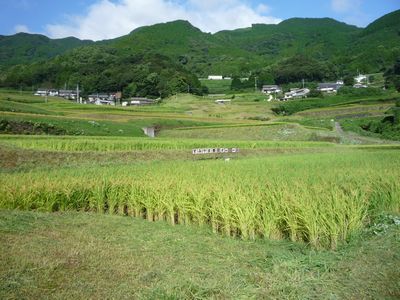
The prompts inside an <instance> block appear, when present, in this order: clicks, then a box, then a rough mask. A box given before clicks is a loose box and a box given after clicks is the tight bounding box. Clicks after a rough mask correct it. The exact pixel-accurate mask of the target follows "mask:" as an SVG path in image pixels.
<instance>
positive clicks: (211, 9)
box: [46, 0, 281, 40]
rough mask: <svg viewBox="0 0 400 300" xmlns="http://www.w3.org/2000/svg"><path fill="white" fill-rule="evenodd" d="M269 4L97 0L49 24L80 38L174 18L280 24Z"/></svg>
mask: <svg viewBox="0 0 400 300" xmlns="http://www.w3.org/2000/svg"><path fill="white" fill-rule="evenodd" d="M268 11H269V7H268V6H266V5H259V6H258V7H256V8H253V7H251V6H249V5H248V4H245V3H243V1H242V0H221V1H215V0H202V1H197V0H186V2H184V3H182V1H181V2H180V3H178V2H176V1H175V2H174V1H172V0H119V1H117V2H112V1H111V0H99V1H98V2H97V3H95V4H94V5H92V6H90V7H89V8H88V10H87V11H86V12H85V13H84V14H82V15H75V16H68V17H67V18H66V21H65V22H63V23H60V24H49V25H47V26H46V29H47V32H48V34H49V35H50V36H52V37H56V38H59V37H66V36H76V37H78V38H81V39H93V40H101V39H110V38H115V37H118V36H121V35H124V34H127V33H129V32H130V31H132V30H133V29H135V28H137V27H140V26H144V25H151V24H155V23H160V22H167V21H172V20H177V19H182V20H188V21H189V22H191V23H192V24H193V25H194V26H197V27H199V28H200V29H201V30H203V31H206V32H216V31H219V30H223V29H235V28H241V27H248V26H250V25H251V24H254V23H279V22H280V21H281V20H280V19H278V18H275V17H271V16H266V15H265V14H266V13H267V12H268Z"/></svg>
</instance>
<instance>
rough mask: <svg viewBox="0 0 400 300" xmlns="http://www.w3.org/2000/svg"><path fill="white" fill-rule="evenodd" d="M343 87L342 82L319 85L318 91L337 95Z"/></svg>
mask: <svg viewBox="0 0 400 300" xmlns="http://www.w3.org/2000/svg"><path fill="white" fill-rule="evenodd" d="M342 86H343V83H342V81H337V82H336V83H335V82H326V83H318V88H317V90H318V91H320V92H323V93H327V94H332V93H336V92H337V91H338V90H339V89H340V88H341V87H342Z"/></svg>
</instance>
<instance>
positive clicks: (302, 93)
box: [284, 88, 310, 100]
mask: <svg viewBox="0 0 400 300" xmlns="http://www.w3.org/2000/svg"><path fill="white" fill-rule="evenodd" d="M309 93H310V90H309V89H307V88H304V89H290V92H287V93H285V97H284V99H285V100H288V99H299V98H307V95H308V94H309Z"/></svg>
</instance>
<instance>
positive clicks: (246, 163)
mask: <svg viewBox="0 0 400 300" xmlns="http://www.w3.org/2000/svg"><path fill="white" fill-rule="evenodd" d="M262 97H263V96H262V95H260V94H257V93H254V94H251V93H250V94H240V95H236V96H235V98H234V99H232V102H231V103H230V104H226V105H218V104H215V102H214V100H215V99H214V98H213V97H196V96H192V95H185V94H180V95H177V96H173V97H171V98H168V99H164V100H163V101H162V103H160V104H157V105H155V106H151V107H127V108H125V107H97V106H92V105H80V104H75V103H72V102H69V101H64V100H59V99H57V98H49V101H48V102H47V103H45V102H44V99H43V98H40V97H34V96H31V95H29V94H24V93H18V92H12V91H9V92H2V93H0V132H1V134H0V174H1V176H0V253H1V254H0V263H1V264H2V265H3V266H5V267H3V268H0V279H1V280H0V282H1V283H0V298H4V299H8V298H28V299H35V298H38V297H39V298H40V297H42V298H72V297H77V298H139V299H140V298H145V299H148V298H150V299H159V298H166V299H177V298H178V299H182V298H183V299H187V298H189V299H205V298H272V299H282V298H288V299H311V298H326V299H342V298H367V299H369V298H370V299H376V298H385V299H396V298H398V297H399V295H400V286H399V283H398V277H399V275H400V274H399V271H398V270H399V269H400V257H399V255H398V251H399V248H400V243H399V239H398V237H399V234H400V227H399V226H400V219H399V216H400V185H399V184H398V182H399V178H400V143H399V142H398V141H396V140H395V139H392V140H391V141H389V140H386V139H383V137H384V133H382V134H373V135H371V134H370V133H369V132H367V131H365V130H364V129H363V128H362V127H360V125H359V124H361V125H362V122H363V120H364V119H363V118H365V116H368V117H369V118H373V119H374V120H378V119H377V118H383V117H391V112H392V107H393V106H394V105H395V101H396V99H397V98H398V95H397V94H396V93H394V92H392V91H386V92H384V94H382V95H380V96H379V97H372V96H371V97H367V98H363V97H359V98H357V97H355V98H354V96H353V97H350V98H347V97H344V96H337V97H336V98H334V97H333V98H330V99H319V100H318V99H310V100H306V101H304V100H299V101H293V102H285V103H284V104H282V103H278V102H267V101H265V100H263V98H262ZM325 100H327V101H328V102H326V103H325V104H320V103H319V102H318V101H325ZM310 103H311V105H310ZM280 105H286V106H287V107H289V106H290V107H292V108H294V110H293V113H292V114H290V115H285V116H281V115H278V114H275V113H274V112H273V110H272V109H274V108H277V107H279V106H280ZM351 122H352V123H351ZM349 124H352V125H351V126H350V125H349ZM149 126H153V127H154V128H155V129H156V137H155V138H153V139H152V138H149V137H146V136H145V135H144V133H143V130H142V128H143V127H149ZM357 126H358V127H357ZM388 126H389V125H388ZM194 148H239V149H240V150H239V152H236V153H229V154H209V155H195V156H194V155H192V151H191V150H192V149H194Z"/></svg>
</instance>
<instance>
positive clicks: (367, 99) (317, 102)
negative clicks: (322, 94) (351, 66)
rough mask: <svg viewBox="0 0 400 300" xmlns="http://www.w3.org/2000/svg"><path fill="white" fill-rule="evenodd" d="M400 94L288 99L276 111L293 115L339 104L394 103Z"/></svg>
mask: <svg viewBox="0 0 400 300" xmlns="http://www.w3.org/2000/svg"><path fill="white" fill-rule="evenodd" d="M397 98H398V95H397V94H395V93H391V92H385V93H383V92H382V94H381V95H378V96H377V95H372V96H364V97H355V96H351V95H338V96H329V97H326V98H324V99H318V98H314V99H312V98H310V99H306V100H297V101H287V102H284V103H281V104H279V105H278V106H277V107H275V108H274V111H275V112H276V113H278V114H281V115H292V114H294V113H297V112H300V111H305V110H309V109H316V108H324V107H328V108H335V107H337V106H343V105H351V104H364V105H368V104H376V103H385V102H389V103H393V102H394V101H395V100H396V99H397Z"/></svg>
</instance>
